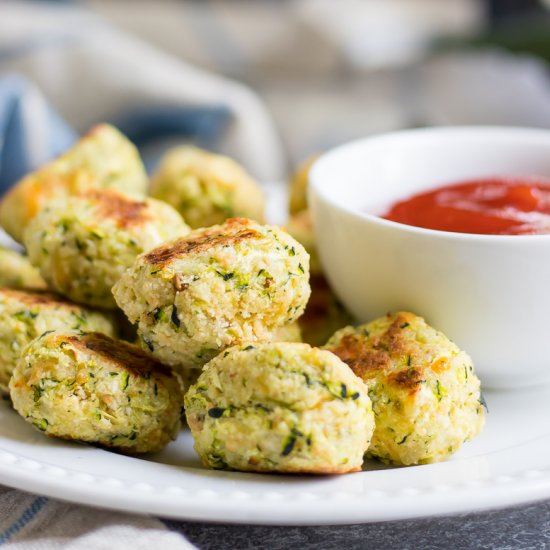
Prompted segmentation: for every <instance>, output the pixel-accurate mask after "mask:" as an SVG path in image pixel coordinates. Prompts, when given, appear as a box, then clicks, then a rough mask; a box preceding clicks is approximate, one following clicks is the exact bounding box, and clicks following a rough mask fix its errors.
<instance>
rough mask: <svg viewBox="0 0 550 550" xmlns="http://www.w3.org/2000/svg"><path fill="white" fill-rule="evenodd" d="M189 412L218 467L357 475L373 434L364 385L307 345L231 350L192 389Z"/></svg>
mask: <svg viewBox="0 0 550 550" xmlns="http://www.w3.org/2000/svg"><path fill="white" fill-rule="evenodd" d="M185 411H186V417H187V423H188V425H189V427H190V429H191V432H192V434H193V437H194V439H195V449H196V451H197V453H198V454H199V456H200V457H201V459H202V461H203V463H204V465H205V466H207V467H209V468H215V469H234V470H242V471H254V472H280V473H308V474H343V473H347V472H355V471H359V470H360V469H361V465H362V463H363V454H364V453H365V451H366V450H367V447H368V445H369V442H370V439H371V435H372V432H373V429H374V415H373V412H372V407H371V403H370V399H369V397H368V392H367V387H366V385H365V384H364V383H363V382H362V381H361V380H360V379H359V378H357V377H356V376H355V375H354V374H353V372H352V371H351V370H350V369H349V368H348V367H347V365H345V364H344V363H343V362H342V361H340V360H339V359H338V357H336V356H335V355H333V354H332V353H329V352H327V351H323V350H320V349H317V348H311V347H310V346H308V345H307V344H293V343H276V344H275V343H270V344H248V345H246V346H244V347H242V346H241V347H232V348H230V349H227V350H226V351H224V352H223V353H221V354H220V355H218V357H216V358H215V359H213V360H212V361H211V362H210V363H208V364H207V365H206V366H205V367H204V370H203V372H202V374H201V376H200V377H199V379H198V380H197V382H196V384H195V385H194V386H191V388H190V389H189V391H188V392H187V394H186V396H185Z"/></svg>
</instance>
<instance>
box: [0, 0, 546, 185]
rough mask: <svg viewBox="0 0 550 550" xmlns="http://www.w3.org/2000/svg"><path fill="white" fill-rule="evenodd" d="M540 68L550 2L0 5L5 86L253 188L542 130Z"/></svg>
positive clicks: (104, 0) (150, 155) (68, 119)
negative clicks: (412, 149)
mask: <svg viewBox="0 0 550 550" xmlns="http://www.w3.org/2000/svg"><path fill="white" fill-rule="evenodd" d="M549 61H550V2H549V1H548V0H546V1H543V0H218V1H215V0H156V1H146V0H141V1H140V0H116V1H114V0H81V1H73V2H71V1H57V2H52V1H50V2H47V1H34V2H30V1H27V2H15V1H3V2H2V3H1V4H0V71H1V74H2V75H4V76H5V75H10V76H12V77H13V75H17V77H18V78H19V77H21V76H22V77H24V78H25V85H24V86H23V88H24V89H25V90H26V91H28V89H27V88H26V86H27V85H30V86H31V88H32V90H33V92H32V93H37V94H39V95H40V98H41V101H43V102H44V104H47V105H48V106H51V107H52V109H53V111H54V112H55V113H57V115H58V116H59V119H60V120H62V121H64V122H65V123H66V124H67V126H68V127H70V128H72V129H74V130H75V131H76V132H83V131H85V130H86V129H87V128H88V127H89V126H90V125H91V124H93V123H94V122H97V121H100V120H109V121H113V122H114V123H116V124H118V125H119V126H120V127H121V128H122V130H123V131H125V132H126V133H128V135H129V136H130V138H132V139H133V140H134V141H136V142H137V143H138V145H140V147H142V150H143V151H144V152H145V155H146V160H147V161H148V164H149V165H150V166H151V165H153V164H154V162H155V158H156V157H157V156H158V152H159V151H160V150H162V149H163V148H165V147H166V146H167V145H168V144H171V143H172V142H174V141H182V140H186V141H193V142H196V143H198V144H199V145H203V146H206V147H209V148H211V149H214V150H218V151H221V152H224V153H228V154H230V155H232V156H235V157H237V158H238V160H240V161H242V162H243V163H244V164H245V165H246V166H247V167H248V168H249V169H250V170H251V171H252V172H253V174H254V175H256V176H257V177H259V178H260V179H262V180H275V179H283V178H285V177H286V176H287V174H288V173H289V171H290V170H291V169H292V168H293V167H295V166H296V165H297V164H299V163H300V162H301V161H302V160H303V159H305V158H306V157H308V156H309V155H311V154H312V153H316V152H319V151H323V150H325V149H327V148H330V147H332V146H334V145H337V144H339V143H342V142H344V141H347V140H350V139H353V138H357V137H361V136H365V135H370V134H375V133H380V132H386V131H391V130H396V129H400V128H410V127H418V126H427V125H440V124H497V125H520V126H540V127H550V85H549V84H550V79H549V73H548V65H547V63H548V62H549ZM243 85H244V86H243ZM25 93H26V92H25ZM1 97H2V96H1V94H0V99H1ZM0 109H1V104H0ZM0 112H1V111H0ZM0 121H1V117H0ZM38 123H39V122H38V120H37V119H35V122H34V124H35V125H37V124H38ZM42 124H44V122H42Z"/></svg>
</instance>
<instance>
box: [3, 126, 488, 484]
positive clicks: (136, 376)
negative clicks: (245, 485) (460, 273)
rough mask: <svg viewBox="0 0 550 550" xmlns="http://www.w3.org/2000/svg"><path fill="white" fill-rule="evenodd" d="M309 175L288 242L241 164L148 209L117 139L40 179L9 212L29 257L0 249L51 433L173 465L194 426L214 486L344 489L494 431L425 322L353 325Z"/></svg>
mask: <svg viewBox="0 0 550 550" xmlns="http://www.w3.org/2000/svg"><path fill="white" fill-rule="evenodd" d="M308 169H309V165H306V166H305V167H304V168H303V169H302V171H301V172H300V174H299V175H298V177H297V178H295V180H294V190H293V192H292V204H291V210H292V214H293V216H292V218H291V220H290V222H289V228H288V232H287V231H284V230H282V229H280V228H277V227H272V226H268V225H264V224H263V210H264V199H263V194H262V193H261V190H260V187H259V186H258V184H257V183H256V182H255V181H254V180H253V179H252V177H251V176H249V175H248V174H247V173H246V172H245V171H244V170H243V169H242V168H241V167H240V166H239V165H238V164H236V163H235V162H234V161H232V160H231V159H228V158H225V157H221V156H219V155H214V154H212V153H208V152H206V151H201V150H200V149H196V148H192V147H180V148H177V149H175V150H173V151H170V152H169V153H168V154H167V156H166V157H165V158H164V159H163V160H162V161H161V163H160V168H159V169H158V170H157V172H156V173H155V174H154V175H153V178H152V184H151V187H150V192H151V194H152V195H153V196H154V197H155V198H151V197H146V196H145V193H146V183H147V180H146V175H145V172H144V170H143V165H142V163H141V160H140V158H139V155H138V153H137V151H136V149H135V147H134V146H133V145H132V144H131V143H130V142H128V140H127V139H126V138H125V137H124V136H123V135H122V134H120V133H119V132H118V131H117V130H116V129H114V128H112V127H110V126H108V125H100V126H98V127H96V128H94V129H93V130H92V131H91V132H90V133H89V134H88V135H87V136H85V137H84V138H82V140H81V141H79V142H78V143H77V144H75V145H74V146H73V148H72V149H71V150H69V151H67V152H66V153H65V154H64V155H63V156H62V157H60V158H58V159H56V160H54V161H52V162H51V163H50V164H48V165H47V166H44V167H42V168H40V169H39V170H38V171H37V172H34V173H32V174H29V175H27V176H26V177H25V178H24V179H23V180H21V181H20V182H19V183H17V184H16V185H15V186H14V187H13V188H12V189H11V190H10V191H9V192H8V193H7V194H6V195H5V196H4V197H3V199H2V201H1V202H0V224H1V225H2V226H3V228H4V229H5V230H6V231H7V232H8V233H10V234H11V236H12V237H13V238H15V239H16V240H18V241H19V242H21V243H22V244H24V246H25V248H26V251H27V254H28V256H25V255H23V254H18V253H16V252H13V251H9V250H0V287H1V288H0V392H1V393H3V394H4V396H6V397H8V398H11V402H12V404H13V407H14V408H15V410H16V411H17V412H18V413H19V414H20V415H21V416H22V417H23V418H25V419H26V420H27V421H28V422H29V423H30V424H32V425H33V426H35V427H36V428H37V429H38V430H40V431H42V432H44V433H45V434H47V435H49V436H52V437H58V438H63V439H69V440H75V441H80V442H85V443H90V444H94V445H98V446H100V447H104V448H107V449H111V450H115V451H118V452H122V453H130V454H134V453H148V452H157V451H159V450H161V449H162V448H163V447H164V446H165V445H166V444H167V443H168V442H169V441H170V440H172V439H174V438H175V437H176V435H177V433H178V431H179V429H180V425H181V413H182V410H183V409H185V414H186V419H187V424H188V426H189V428H190V430H191V433H192V435H193V438H194V440H195V449H196V451H197V453H198V454H199V455H200V457H201V459H202V461H203V463H204V465H205V466H207V467H209V468H215V469H235V470H242V471H256V472H281V473H308V474H340V473H347V472H354V471H358V470H360V469H361V468H362V466H363V459H364V456H365V455H366V456H369V457H373V458H377V459H379V460H382V461H384V462H386V463H391V464H404V465H409V464H421V463H426V462H433V461H438V460H443V459H444V458H446V457H448V456H449V455H450V454H452V453H453V452H455V451H456V450H457V449H458V448H459V447H460V445H461V444H462V443H463V442H464V441H466V440H468V439H471V438H473V437H474V436H475V435H477V434H478V433H479V432H480V430H481V428H482V426H483V422H484V410H483V407H482V405H481V395H480V384H479V380H478V379H477V378H476V376H475V374H474V372H473V366H472V363H471V360H470V359H469V357H468V356H467V355H466V354H465V353H464V352H462V351H460V350H459V349H458V348H457V347H456V346H455V345H454V344H452V342H450V341H449V340H448V339H447V338H446V337H445V336H444V335H442V334H441V333H439V332H437V331H435V330H434V329H432V328H431V327H429V326H428V325H427V324H426V323H425V322H424V320H423V319H421V318H420V317H417V316H415V315H413V314H411V313H398V314H396V315H393V316H391V315H390V316H387V317H385V318H382V319H378V320H376V321H373V322H372V323H369V324H367V325H362V326H359V327H357V328H354V327H352V326H347V327H346V326H345V325H350V323H351V318H350V316H349V314H348V313H347V312H346V311H345V310H344V308H343V307H342V306H341V305H340V304H339V302H338V300H337V298H336V297H335V296H334V294H333V293H332V291H331V289H330V287H329V286H328V283H327V282H326V280H325V279H324V276H323V273H322V269H321V266H320V264H319V261H318V260H317V257H316V254H315V242H314V238H313V232H312V228H311V221H310V218H309V212H308V211H307V203H306V202H305V188H306V186H307V171H308ZM291 235H294V237H293V236H291ZM300 243H302V244H300ZM310 256H311V271H312V279H311V283H312V285H311V287H310ZM130 324H131V325H134V327H132V326H130ZM344 327H345V328H344ZM335 331H336V333H335V334H333V333H334V332H335ZM121 335H126V338H130V339H131V340H132V341H133V342H134V343H128V342H125V341H122V340H121ZM302 337H303V338H304V340H305V342H306V343H302ZM327 340H328V343H326V342H327ZM325 343H326V344H325ZM323 344H325V345H324V346H323V347H322V348H320V347H312V346H322V345H323Z"/></svg>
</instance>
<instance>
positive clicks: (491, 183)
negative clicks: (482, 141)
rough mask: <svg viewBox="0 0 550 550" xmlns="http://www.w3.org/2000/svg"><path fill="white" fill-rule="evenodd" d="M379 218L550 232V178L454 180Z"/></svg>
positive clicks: (502, 231)
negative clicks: (455, 182)
mask: <svg viewBox="0 0 550 550" xmlns="http://www.w3.org/2000/svg"><path fill="white" fill-rule="evenodd" d="M382 217H383V218H385V219H387V220H392V221H395V222H399V223H404V224H407V225H413V226H416V227H424V228H426V229H438V230H440V231H452V232H455V233H477V234H482V235H540V234H545V233H550V180H546V181H545V180H540V179H533V178H516V177H514V178H507V177H496V178H487V179H477V180H472V181H467V182H463V183H457V184H454V185H448V186H444V187H439V188H437V189H434V190H432V191H428V192H426V193H419V194H417V195H414V196H412V197H410V198H408V199H405V200H402V201H399V202H397V203H395V204H393V205H392V206H391V207H390V209H389V211H388V212H387V213H386V214H384V215H383V216H382Z"/></svg>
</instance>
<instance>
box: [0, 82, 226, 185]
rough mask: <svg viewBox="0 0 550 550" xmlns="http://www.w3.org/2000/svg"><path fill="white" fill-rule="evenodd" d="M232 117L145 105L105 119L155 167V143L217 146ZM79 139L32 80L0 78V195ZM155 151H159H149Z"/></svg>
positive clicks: (220, 110)
mask: <svg viewBox="0 0 550 550" xmlns="http://www.w3.org/2000/svg"><path fill="white" fill-rule="evenodd" d="M230 118H231V116H230V112H229V110H228V109H227V108H225V107H223V106H212V107H205V106H196V107H195V106H193V107H191V106H190V107H175V106H174V107H165V108H164V107H152V106H144V107H143V108H142V109H139V110H136V109H134V110H133V111H131V112H127V113H122V114H120V115H118V116H116V117H113V119H112V120H108V121H106V122H111V123H113V124H114V125H115V126H117V127H118V128H119V129H120V130H121V131H122V132H123V133H125V134H126V135H127V136H128V137H129V139H130V140H131V141H133V142H134V143H135V144H136V145H137V146H138V148H140V150H141V151H142V153H143V154H144V157H145V161H146V166H148V168H149V169H150V168H151V167H152V165H153V164H154V162H155V160H156V159H155V158H154V157H155V156H156V155H158V148H155V147H154V144H155V143H157V142H163V141H165V140H166V139H167V138H170V137H177V138H178V139H180V140H182V141H192V142H194V143H196V144H198V145H200V146H202V147H206V148H215V146H216V141H217V139H218V138H219V136H220V135H222V134H223V131H224V130H225V128H226V126H227V124H228V123H229V122H230ZM98 122H102V121H98ZM76 139H77V134H76V133H75V132H74V131H73V130H72V129H71V128H70V127H69V126H68V125H67V124H66V123H65V122H64V121H63V120H62V119H61V118H60V117H59V115H58V114H57V113H56V112H55V111H54V110H53V109H52V108H51V107H50V106H49V105H48V102H47V101H46V99H45V98H44V96H43V95H42V94H41V93H40V91H39V90H38V89H37V88H36V87H35V86H34V85H33V84H32V83H30V82H29V81H28V80H26V79H24V78H22V77H20V76H18V75H10V76H6V77H3V78H0V194H1V193H4V192H5V191H6V190H7V189H8V188H9V187H10V186H11V185H12V184H13V183H15V182H16V181H17V180H19V179H20V178H21V177H22V176H24V175H25V174H26V173H27V172H29V171H31V170H35V169H36V168H38V167H39V166H40V165H42V164H44V163H45V162H47V161H48V160H50V159H52V158H54V157H56V156H57V155H59V154H60V153H62V152H63V151H65V150H66V149H67V148H68V147H70V146H71V144H72V143H73V142H74V141H75V140H76ZM152 146H153V147H152ZM150 150H151V151H154V153H153V154H148V151H150Z"/></svg>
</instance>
